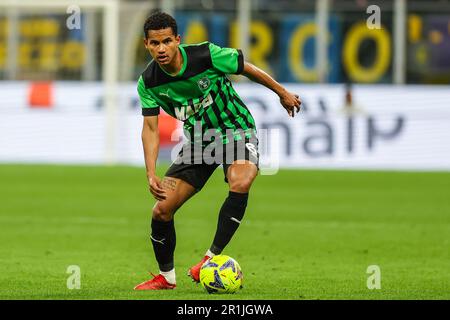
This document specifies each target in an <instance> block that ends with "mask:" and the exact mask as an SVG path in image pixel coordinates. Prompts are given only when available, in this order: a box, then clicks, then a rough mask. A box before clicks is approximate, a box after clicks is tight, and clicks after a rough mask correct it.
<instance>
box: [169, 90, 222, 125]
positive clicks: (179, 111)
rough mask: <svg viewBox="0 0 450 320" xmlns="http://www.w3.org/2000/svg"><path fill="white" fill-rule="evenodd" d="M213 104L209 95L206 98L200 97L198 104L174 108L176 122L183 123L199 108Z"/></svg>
mask: <svg viewBox="0 0 450 320" xmlns="http://www.w3.org/2000/svg"><path fill="white" fill-rule="evenodd" d="M213 102H214V100H213V98H212V96H211V94H208V95H207V96H206V97H201V98H200V99H199V102H198V103H194V104H193V105H181V106H177V107H175V116H176V117H177V119H178V120H181V121H185V120H186V119H187V118H189V117H190V116H191V115H193V114H194V113H196V112H197V111H199V110H200V109H201V108H206V107H208V106H210V105H211V104H212V103H213Z"/></svg>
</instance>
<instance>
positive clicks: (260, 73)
mask: <svg viewBox="0 0 450 320" xmlns="http://www.w3.org/2000/svg"><path fill="white" fill-rule="evenodd" d="M242 74H243V75H244V76H246V77H247V78H249V79H250V80H252V81H254V82H257V83H259V84H262V85H263V86H265V87H267V88H269V89H270V90H272V91H273V92H275V93H276V94H277V95H278V96H279V97H280V103H281V105H282V106H283V107H284V108H285V109H286V111H287V113H288V114H289V116H291V117H294V115H295V113H296V112H295V111H297V112H299V111H300V105H301V103H302V102H301V100H300V98H299V96H298V95H296V94H293V93H290V92H289V91H287V90H286V88H284V87H283V86H282V85H281V84H279V83H278V82H277V81H276V80H275V79H274V78H272V77H271V76H270V75H269V74H268V73H267V72H265V71H264V70H261V69H260V68H258V67H256V66H255V65H253V64H251V63H249V62H247V61H245V62H244V70H243V71H242Z"/></svg>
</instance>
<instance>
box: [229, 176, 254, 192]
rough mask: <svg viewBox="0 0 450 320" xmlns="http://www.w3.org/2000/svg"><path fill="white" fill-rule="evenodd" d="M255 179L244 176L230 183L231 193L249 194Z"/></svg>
mask: <svg viewBox="0 0 450 320" xmlns="http://www.w3.org/2000/svg"><path fill="white" fill-rule="evenodd" d="M253 180H254V177H252V176H244V177H240V178H238V179H234V180H232V181H230V191H233V192H239V193H248V192H249V191H250V187H251V186H252V183H253Z"/></svg>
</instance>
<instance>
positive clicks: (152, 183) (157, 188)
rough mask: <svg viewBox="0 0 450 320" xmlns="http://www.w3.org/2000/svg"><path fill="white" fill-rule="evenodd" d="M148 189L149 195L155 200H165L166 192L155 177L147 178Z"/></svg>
mask: <svg viewBox="0 0 450 320" xmlns="http://www.w3.org/2000/svg"><path fill="white" fill-rule="evenodd" d="M148 187H149V189H150V193H151V194H152V195H153V197H154V198H155V199H156V200H158V201H162V200H165V199H166V192H165V191H164V189H163V188H162V185H161V180H160V179H159V178H158V177H157V176H155V175H151V176H149V177H148Z"/></svg>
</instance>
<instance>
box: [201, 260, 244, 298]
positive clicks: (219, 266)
mask: <svg viewBox="0 0 450 320" xmlns="http://www.w3.org/2000/svg"><path fill="white" fill-rule="evenodd" d="M200 283H201V284H202V286H203V288H205V289H206V291H207V292H208V293H235V292H236V291H238V290H239V289H241V288H242V271H241V267H240V266H239V263H237V261H236V260H234V259H233V258H231V257H229V256H226V255H217V256H214V257H212V258H211V259H209V260H208V261H206V262H205V263H204V264H203V266H202V268H201V269H200Z"/></svg>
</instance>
